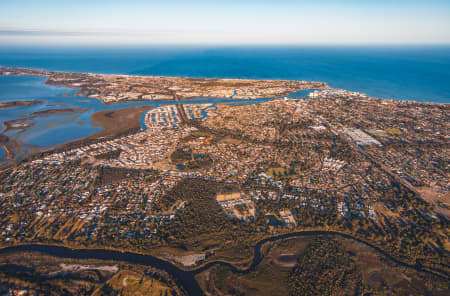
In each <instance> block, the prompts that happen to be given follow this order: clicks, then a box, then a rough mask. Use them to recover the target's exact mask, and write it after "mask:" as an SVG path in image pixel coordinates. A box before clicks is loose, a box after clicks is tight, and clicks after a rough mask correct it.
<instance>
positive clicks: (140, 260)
mask: <svg viewBox="0 0 450 296" xmlns="http://www.w3.org/2000/svg"><path fill="white" fill-rule="evenodd" d="M316 235H331V236H340V237H343V238H346V239H352V240H355V241H357V242H359V243H362V244H364V245H366V246H368V247H370V248H372V249H373V250H374V251H376V252H377V253H379V254H381V255H383V256H384V257H385V258H386V259H388V260H389V261H391V262H393V263H395V264H397V265H400V266H402V267H407V268H412V269H415V270H416V271H418V272H423V273H428V274H432V275H434V276H437V277H440V278H443V279H447V280H448V277H444V276H442V275H440V274H438V272H439V273H441V274H442V273H443V274H445V272H444V271H442V270H438V269H433V271H432V270H431V269H430V270H428V269H427V270H425V269H422V268H421V266H419V265H411V264H408V263H405V262H402V261H399V260H397V259H395V258H393V257H392V256H390V255H389V254H387V253H385V252H384V251H383V250H381V249H380V248H378V247H377V246H374V245H371V244H369V243H367V242H365V241H363V240H360V239H358V238H354V237H352V236H351V235H348V234H344V233H340V232H334V231H300V232H292V233H288V234H282V235H279V236H274V237H269V238H266V239H263V240H261V241H259V242H258V243H257V244H256V245H255V247H254V256H253V261H252V263H251V265H250V267H248V268H247V269H239V268H237V267H236V266H234V265H233V264H231V263H228V262H224V261H212V262H209V263H207V264H205V265H203V266H201V267H199V268H197V269H193V270H183V269H181V268H179V267H177V266H176V265H174V264H172V263H170V262H168V261H165V260H162V259H159V258H157V257H154V256H151V255H141V254H136V253H130V252H120V251H110V250H100V249H98V250H95V249H92V250H90V249H70V248H67V247H61V246H49V245H37V244H29V245H21V246H13V247H6V248H3V249H0V254H10V253H17V252H39V253H43V254H47V255H51V256H55V257H59V258H71V259H97V260H112V261H120V262H126V263H131V264H141V265H145V266H151V267H154V268H157V269H161V270H164V271H166V272H167V273H168V274H169V275H171V276H172V277H173V278H174V279H175V280H176V281H177V283H178V284H179V285H181V286H182V287H183V288H184V289H185V290H186V291H187V292H188V294H189V295H196V296H197V295H204V293H203V291H202V290H201V288H200V286H199V285H198V283H197V281H196V280H195V275H197V274H199V273H201V272H203V271H205V270H207V269H209V268H211V267H213V266H215V265H220V266H226V267H228V268H230V270H231V271H232V272H234V273H238V274H247V273H249V272H252V271H254V270H255V269H256V267H257V266H258V264H259V263H260V262H261V260H262V259H263V256H262V254H261V247H262V246H263V245H264V244H265V243H267V242H274V241H278V240H283V239H287V238H295V237H306V236H316Z"/></svg>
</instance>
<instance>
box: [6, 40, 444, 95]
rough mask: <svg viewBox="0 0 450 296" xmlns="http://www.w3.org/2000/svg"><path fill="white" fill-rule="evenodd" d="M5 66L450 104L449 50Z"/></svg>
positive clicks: (211, 51)
mask: <svg viewBox="0 0 450 296" xmlns="http://www.w3.org/2000/svg"><path fill="white" fill-rule="evenodd" d="M0 65H4V66H19V67H31V68H41V69H47V70H59V71H73V72H93V73H117V74H139V75H164V76H186V77H219V78H255V79H292V80H315V81H324V82H327V83H328V84H329V85H330V86H331V87H336V88H344V89H348V90H355V91H360V92H363V93H366V94H368V95H370V96H374V97H381V98H392V99H399V100H416V101H426V102H441V103H450V46H409V47H406V46H396V47H383V46H375V47H362V46H360V47H221V48H218V47H184V48H182V47H151V48H120V47H116V48H81V47H80V48H62V47H61V48H7V47H0Z"/></svg>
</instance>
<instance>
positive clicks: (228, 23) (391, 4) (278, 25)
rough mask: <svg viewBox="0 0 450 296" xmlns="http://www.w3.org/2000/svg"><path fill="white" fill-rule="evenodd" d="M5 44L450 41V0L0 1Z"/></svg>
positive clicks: (0, 30)
mask: <svg viewBox="0 0 450 296" xmlns="http://www.w3.org/2000/svg"><path fill="white" fill-rule="evenodd" d="M1 44H3V45H73V44H81V45H84V44H86V45H109V44H117V45H130V44H133V45H153V44H154V45H157V44H162V45H171V44H192V45H207V44H219V45H227V44H230V45H236V44H238V45H239V44H242V45H258V44H262V45H353V44H358V45H367V44H369V45H370V44H450V1H448V0H445V1H444V0H427V1H423V0H339V1H332V0H315V1H311V0H310V1H304V0H272V1H267V0H226V1H218V0H208V1H207V0H193V1H188V0H58V1H53V0H39V1H37V0H13V1H9V0H0V46H1Z"/></svg>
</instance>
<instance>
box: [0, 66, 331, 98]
mask: <svg viewBox="0 0 450 296" xmlns="http://www.w3.org/2000/svg"><path fill="white" fill-rule="evenodd" d="M0 75H20V76H45V77H48V79H47V82H46V83H47V84H50V85H55V86H65V87H70V88H73V89H77V94H78V95H82V96H86V97H90V98H98V99H99V100H101V101H102V102H103V103H119V102H126V101H136V100H141V101H142V100H148V101H159V100H176V99H180V100H183V99H189V98H197V97H219V98H229V97H233V98H236V99H239V98H245V99H249V98H250V99H255V98H272V97H273V98H274V97H282V96H286V95H288V94H291V93H294V92H297V91H301V90H305V89H317V88H327V85H326V84H325V83H323V82H309V81H293V80H251V79H208V78H185V77H162V76H135V75H111V74H93V73H72V72H55V71H44V70H37V69H26V68H11V67H0Z"/></svg>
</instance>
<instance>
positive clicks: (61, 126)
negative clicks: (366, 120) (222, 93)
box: [0, 46, 450, 162]
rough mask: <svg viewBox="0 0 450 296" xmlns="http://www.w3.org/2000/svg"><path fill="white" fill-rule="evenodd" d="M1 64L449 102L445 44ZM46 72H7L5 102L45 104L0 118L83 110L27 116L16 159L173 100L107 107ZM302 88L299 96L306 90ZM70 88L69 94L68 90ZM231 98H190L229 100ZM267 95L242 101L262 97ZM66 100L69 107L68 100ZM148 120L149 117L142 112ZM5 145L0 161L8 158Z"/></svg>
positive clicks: (19, 57) (112, 51)
mask: <svg viewBox="0 0 450 296" xmlns="http://www.w3.org/2000/svg"><path fill="white" fill-rule="evenodd" d="M0 65H2V66H12V67H28V68H39V69H46V70H54V71H71V72H91V73H116V74H135V75H156V76H184V77H206V78H252V79H291V80H313V81H324V82H326V83H328V85H330V86H331V87H335V88H344V89H348V90H354V91H359V92H363V93H366V94H367V95H369V96H374V97H380V98H391V99H397V100H415V101H422V102H438V103H450V46H449V47H445V46H439V47H410V48H406V47H222V48H213V47H188V48H180V47H153V48H4V47H3V48H2V47H0ZM45 79H46V78H44V77H20V76H0V102H7V101H17V100H41V101H46V102H45V103H41V104H37V105H32V106H24V107H15V108H7V109H0V122H5V121H9V120H14V119H20V118H25V117H26V116H27V114H30V113H32V112H36V111H42V110H46V109H49V108H61V106H66V107H67V108H84V109H88V111H84V112H80V113H76V114H55V115H51V116H37V117H32V118H28V119H26V122H27V123H28V124H30V127H29V128H27V129H15V130H10V131H8V132H6V133H5V134H6V135H7V136H8V137H10V138H11V139H15V140H16V141H17V142H18V143H20V148H19V151H17V153H16V154H17V157H19V158H20V157H21V156H23V155H26V154H27V153H28V152H29V151H30V149H43V148H48V147H51V146H54V145H58V144H60V143H64V142H67V141H71V140H75V139H79V138H82V137H86V136H89V135H91V134H92V133H94V132H97V131H99V130H100V128H99V127H94V126H92V125H91V116H92V114H93V113H95V112H98V111H102V110H111V109H118V108H126V107H129V106H139V105H154V106H158V105H160V104H169V103H173V102H142V103H130V104H121V105H113V106H111V105H104V104H102V103H101V102H100V101H99V100H96V99H91V98H82V97H77V96H75V95H74V93H75V91H74V90H72V89H69V88H65V87H55V86H50V85H46V84H45ZM307 93H308V91H302V92H299V93H298V94H294V95H293V96H305V95H306V94H307ZM67 94H70V96H67ZM230 101H233V100H231V99H212V98H208V99H201V100H198V101H192V100H190V101H189V102H188V103H193V102H203V103H207V102H210V103H213V104H214V103H218V102H230ZM259 101H265V100H249V101H243V100H239V103H240V104H243V103H257V102H259ZM61 104H63V105H61ZM141 122H142V118H141ZM5 156H6V155H5V151H4V150H3V148H2V147H1V146H0V162H1V161H4V160H5Z"/></svg>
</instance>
